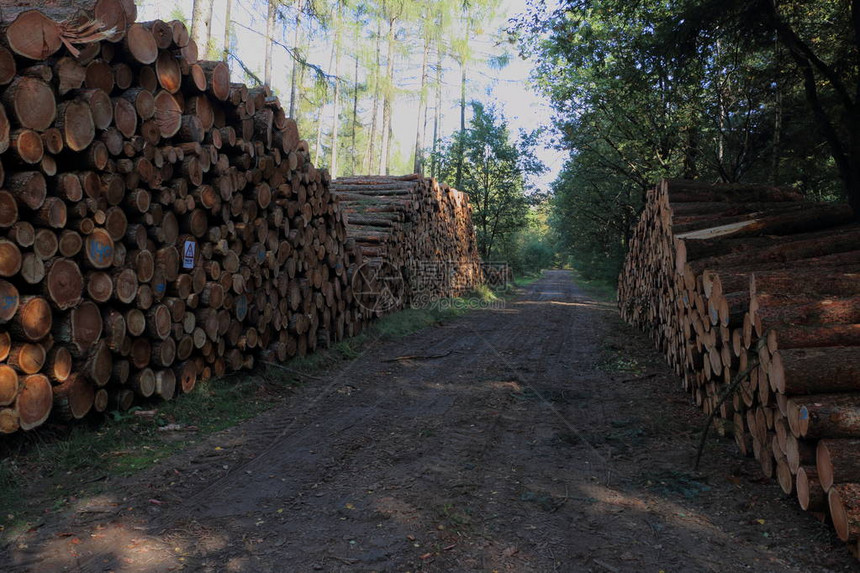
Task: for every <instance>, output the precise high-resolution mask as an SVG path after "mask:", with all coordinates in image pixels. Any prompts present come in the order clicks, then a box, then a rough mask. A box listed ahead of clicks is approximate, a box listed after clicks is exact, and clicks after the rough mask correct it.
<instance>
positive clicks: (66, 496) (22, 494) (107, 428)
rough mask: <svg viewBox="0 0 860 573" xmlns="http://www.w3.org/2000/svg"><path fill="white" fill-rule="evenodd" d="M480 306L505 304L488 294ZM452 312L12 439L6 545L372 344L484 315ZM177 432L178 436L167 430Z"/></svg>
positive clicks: (8, 440)
mask: <svg viewBox="0 0 860 573" xmlns="http://www.w3.org/2000/svg"><path fill="white" fill-rule="evenodd" d="M470 296H471V295H470ZM474 296H476V297H481V298H484V297H495V294H494V293H493V292H492V291H489V289H487V290H484V289H481V290H480V291H478V292H477V293H475V295H474ZM441 302H446V301H441ZM447 302H448V303H449V304H438V303H437V304H434V305H432V306H430V307H428V308H418V309H406V310H402V311H400V312H397V313H395V314H391V315H388V316H386V317H383V318H381V319H379V320H377V321H376V322H374V323H373V324H372V325H371V326H370V327H368V328H367V329H365V330H364V331H363V332H362V333H360V334H359V335H357V336H354V337H352V338H349V339H345V340H343V341H341V342H338V343H336V344H333V345H332V346H331V347H330V348H328V349H325V350H320V351H318V352H316V353H314V354H309V355H307V356H304V357H297V358H294V359H292V360H290V361H289V362H288V363H286V365H284V366H282V367H274V366H270V365H267V364H264V363H262V364H259V365H258V367H257V368H255V369H254V370H253V371H251V372H243V373H242V374H241V375H229V376H225V377H223V378H218V379H212V380H209V381H207V382H203V383H200V384H198V385H197V387H196V388H195V390H194V392H192V393H191V394H188V395H184V396H182V397H180V398H178V399H175V400H171V401H169V402H152V403H149V404H146V403H144V404H142V405H139V406H135V407H134V408H132V409H131V410H129V411H128V412H117V411H114V412H108V413H107V414H106V415H104V416H103V417H101V419H93V420H87V421H84V422H82V423H77V424H70V425H60V424H53V423H49V424H46V425H45V426H42V427H41V428H39V430H38V431H36V432H19V433H17V434H14V435H11V436H5V437H3V439H0V507H2V508H3V509H2V510H0V539H2V538H5V537H8V536H14V535H16V534H18V533H20V532H23V531H26V530H27V529H29V528H30V527H33V526H34V525H35V524H36V523H38V521H39V520H40V519H42V518H43V516H44V515H46V514H50V513H52V512H55V511H59V510H62V509H63V508H65V507H66V506H67V505H68V504H69V503H70V501H72V500H74V499H76V498H80V497H81V496H84V495H89V494H93V493H96V492H97V490H98V488H99V482H100V481H101V480H103V479H105V478H107V477H109V476H126V475H131V474H134V473H136V472H139V471H142V470H144V469H147V468H149V467H151V466H153V465H155V464H157V463H158V462H159V461H161V460H163V459H165V458H166V457H168V456H170V455H171V454H173V453H175V452H177V451H179V450H181V449H184V448H186V447H188V446H190V445H193V444H195V443H197V442H198V441H200V440H201V439H203V438H205V437H206V436H208V435H210V434H213V433H215V432H219V431H221V430H224V429H226V428H229V427H232V426H235V425H237V424H239V423H241V422H243V421H245V420H247V419H249V418H252V417H254V416H256V415H258V414H260V413H262V412H264V411H266V410H269V409H271V408H273V407H276V406H278V405H279V404H281V403H283V401H284V400H285V399H286V398H287V397H288V396H289V395H290V394H291V393H293V392H294V391H295V388H296V387H297V386H298V385H301V384H303V383H305V382H306V381H307V380H308V377H310V376H314V375H315V374H319V373H321V372H322V371H324V370H325V369H327V368H329V367H332V366H335V365H336V364H338V363H340V362H343V361H346V360H352V359H354V358H356V357H358V356H359V355H360V354H361V353H362V352H363V350H364V349H366V348H367V346H368V345H369V344H370V343H372V342H375V341H378V340H382V341H385V340H394V339H398V338H402V337H405V336H408V335H409V334H412V333H414V332H416V331H418V330H421V329H423V328H426V327H428V326H433V325H437V324H441V323H443V322H444V321H445V320H449V319H452V318H455V317H457V316H460V315H463V314H465V313H466V312H468V308H474V306H470V305H464V304H457V301H456V300H449V301H447ZM168 425H170V427H171V428H178V429H176V430H175V431H163V430H162V429H161V428H164V427H166V426H168Z"/></svg>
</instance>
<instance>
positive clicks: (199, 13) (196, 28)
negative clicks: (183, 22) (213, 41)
mask: <svg viewBox="0 0 860 573" xmlns="http://www.w3.org/2000/svg"><path fill="white" fill-rule="evenodd" d="M213 1H214V0H194V3H193V4H192V7H191V39H192V40H194V42H195V43H196V44H197V46H198V48H200V50H201V52H202V53H204V54H205V53H206V50H207V47H208V43H209V38H210V37H211V32H210V30H209V28H210V26H211V24H212V3H213Z"/></svg>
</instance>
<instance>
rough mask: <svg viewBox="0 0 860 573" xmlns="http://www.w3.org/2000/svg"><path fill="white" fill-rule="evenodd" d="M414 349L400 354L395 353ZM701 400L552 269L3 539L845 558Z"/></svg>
mask: <svg viewBox="0 0 860 573" xmlns="http://www.w3.org/2000/svg"><path fill="white" fill-rule="evenodd" d="M404 356H412V358H401V359H398V357H404ZM702 422H703V417H702V415H701V413H700V412H699V411H698V410H696V409H695V408H693V407H692V406H690V405H689V403H688V399H687V396H686V395H685V394H684V393H682V392H681V390H680V389H679V385H678V383H677V381H676V379H675V378H674V377H673V376H672V375H671V374H670V373H669V371H668V369H667V368H666V367H665V366H664V364H663V362H662V360H661V359H660V357H659V356H658V355H657V353H656V352H655V351H653V350H652V349H651V348H650V347H649V345H648V343H647V341H646V340H645V338H644V337H643V336H642V335H640V334H639V333H636V332H634V331H632V330H630V329H629V328H628V327H626V326H625V325H623V324H622V323H621V322H620V320H619V319H618V317H617V314H616V313H615V311H614V308H613V307H612V306H611V305H607V304H601V303H597V302H595V301H594V300H592V299H590V298H588V297H587V296H585V295H584V294H583V293H582V292H581V291H580V290H579V289H578V288H577V287H576V286H575V285H574V283H573V282H572V279H571V276H570V275H569V274H568V273H566V272H563V271H554V272H548V273H546V274H545V276H544V278H543V279H542V280H540V281H538V282H537V283H535V284H533V285H532V286H531V287H529V289H528V292H527V293H526V294H525V295H524V296H522V297H521V298H520V299H518V300H517V301H514V302H508V303H507V304H506V305H505V308H503V309H495V310H482V311H477V312H473V313H471V314H469V315H467V316H465V317H462V318H460V319H457V320H454V321H452V322H450V323H447V324H445V325H443V326H440V327H436V328H430V329H426V330H424V331H421V332H419V333H417V334H414V335H412V336H410V337H408V338H406V339H404V340H401V341H398V342H396V343H386V344H375V345H371V346H370V348H369V350H368V351H367V352H366V353H365V354H364V355H362V356H361V357H359V358H358V359H356V360H354V361H352V362H350V363H348V364H347V365H346V366H345V367H343V368H341V369H339V370H337V371H332V372H329V373H328V374H327V375H326V376H325V381H321V382H314V383H313V384H308V385H307V386H305V387H303V388H302V389H301V390H300V391H299V392H298V394H297V395H296V396H295V397H294V398H293V399H291V400H290V401H289V403H287V404H285V405H283V406H280V407H278V408H276V409H274V410H272V411H270V412H269V413H267V414H266V415H264V416H262V417H260V418H258V419H255V420H253V421H251V422H248V423H245V424H243V425H242V426H239V427H237V428H234V429H233V430H230V431H228V432H224V433H222V434H218V435H216V436H213V437H212V438H211V439H208V440H206V441H205V443H203V444H201V445H198V446H196V447H194V448H193V449H191V450H189V451H186V452H183V453H181V454H179V455H177V456H174V457H173V458H171V459H169V460H166V461H165V462H163V463H162V464H160V465H159V466H158V467H156V468H154V469H152V470H150V471H147V472H146V473H144V474H143V475H139V476H136V477H135V478H134V479H130V480H127V481H123V482H121V483H116V484H113V486H112V487H111V488H110V490H111V491H113V492H114V494H113V495H110V496H104V497H98V498H93V499H87V500H82V501H81V502H80V504H79V505H78V506H77V507H75V508H74V509H73V510H72V511H70V512H68V514H66V515H65V517H64V518H63V519H58V520H56V521H55V522H51V523H48V524H46V525H45V526H43V527H41V528H39V529H38V530H36V531H34V532H31V533H29V534H26V535H24V536H23V537H21V538H19V539H18V540H16V542H15V543H14V544H13V545H12V546H11V547H8V548H7V550H6V552H5V553H2V554H0V563H2V562H4V561H6V562H7V563H8V564H9V566H8V567H3V568H2V569H3V570H4V571H40V572H42V571H61V570H74V571H124V572H125V571H127V572H144V571H145V572H147V573H151V572H154V571H172V570H180V569H183V570H190V571H213V572H215V571H219V572H220V571H255V572H256V571H273V572H283V571H301V572H304V571H350V572H352V571H392V572H394V571H396V572H402V571H440V572H442V571H444V572H449V571H610V572H613V571H653V572H655V573H656V572H657V571H666V572H674V571H719V572H725V571H741V570H754V571H779V572H784V571H798V572H799V571H804V572H807V571H828V570H832V571H836V570H839V571H841V570H854V569H855V568H856V564H855V563H856V562H855V561H853V559H852V558H851V557H850V556H848V554H847V551H846V550H845V549H844V546H843V545H842V544H840V543H838V542H835V541H834V538H833V536H832V535H831V533H830V530H829V528H828V527H825V526H824V525H821V524H819V523H818V522H816V521H815V520H814V519H813V518H812V517H811V516H809V515H808V514H804V513H803V512H802V511H800V509H799V508H798V507H797V504H796V503H795V502H793V501H790V500H789V501H786V500H785V499H784V496H783V495H782V494H781V492H780V490H779V488H778V487H777V486H775V485H773V484H768V483H763V482H762V481H761V480H759V479H758V473H757V472H756V466H755V464H754V463H753V462H751V461H749V460H745V459H743V458H740V457H739V456H738V455H737V454H736V453H735V451H734V449H733V444H732V443H731V441H730V440H729V439H723V440H722V441H719V442H718V441H714V442H713V443H711V444H710V445H709V447H708V449H707V450H706V457H705V462H704V464H703V467H702V468H701V472H700V473H694V472H693V471H692V459H693V457H694V454H695V446H696V434H697V432H698V429H699V426H700V425H701V423H702Z"/></svg>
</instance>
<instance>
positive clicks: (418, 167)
mask: <svg viewBox="0 0 860 573" xmlns="http://www.w3.org/2000/svg"><path fill="white" fill-rule="evenodd" d="M426 28H427V26H426V25H425V30H424V34H425V35H424V53H423V55H422V58H421V89H420V91H419V93H418V127H417V128H416V129H415V161H414V163H413V165H412V171H413V172H414V173H424V123H425V122H426V121H427V118H426V108H427V57H428V56H429V54H430V31H429V30H427V29H426Z"/></svg>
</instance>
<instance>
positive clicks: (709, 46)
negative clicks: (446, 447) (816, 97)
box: [509, 0, 860, 276]
mask: <svg viewBox="0 0 860 573" xmlns="http://www.w3.org/2000/svg"><path fill="white" fill-rule="evenodd" d="M858 1H860V0H858ZM762 2H764V3H765V4H767V5H768V6H769V7H771V8H772V7H773V3H772V2H770V1H769V0H768V1H765V0H761V1H756V2H742V1H741V0H737V1H732V2H728V3H726V2H722V1H719V2H718V1H717V0H670V1H669V2H661V1H657V0H644V1H640V2H625V1H622V0H571V1H569V2H567V3H565V4H564V5H563V6H561V7H559V8H558V9H556V10H554V11H553V10H547V7H546V5H545V3H544V2H542V1H541V0H537V1H536V2H534V3H533V4H532V6H531V9H530V11H529V12H527V13H526V14H524V15H522V16H521V17H520V18H519V19H517V20H516V22H515V23H514V25H512V27H511V29H510V30H509V31H510V32H511V34H512V37H513V38H514V39H515V40H516V41H517V42H518V45H519V48H520V51H521V53H522V54H523V55H524V56H528V57H531V58H533V59H534V61H535V71H534V74H533V81H534V85H535V86H536V87H537V88H538V89H539V90H540V91H541V92H542V93H544V94H545V95H546V96H547V97H548V99H549V100H550V101H551V102H552V105H553V108H554V112H555V113H554V120H553V123H554V126H555V128H556V131H557V133H558V138H557V145H558V146H559V147H561V148H563V149H566V150H567V151H568V152H569V155H570V158H569V160H568V162H567V164H566V166H565V168H564V170H563V172H562V175H561V176H560V177H559V180H558V181H556V183H555V185H554V190H555V194H556V197H555V199H554V201H553V205H554V209H555V210H556V212H555V214H554V216H553V217H551V220H552V221H553V222H554V228H555V229H556V231H557V233H558V234H559V236H560V237H561V239H562V241H563V243H564V244H565V245H566V246H567V248H568V249H569V250H570V251H571V253H572V254H573V255H574V257H575V258H576V259H578V260H580V261H584V262H586V263H587V264H588V265H590V266H591V267H592V268H595V269H598V270H599V269H604V270H605V272H604V273H603V275H604V276H609V275H612V274H614V273H613V271H612V270H611V269H612V267H613V266H615V267H616V269H617V268H618V265H619V263H620V261H621V259H622V257H623V252H624V248H625V246H626V244H627V241H628V239H629V235H630V232H631V229H632V225H633V224H634V222H635V218H636V214H637V210H638V209H639V208H640V207H641V205H642V199H643V195H644V192H645V190H647V189H648V188H649V187H651V186H652V185H654V183H655V182H656V181H657V180H659V179H660V178H661V177H687V178H701V179H705V180H710V181H714V180H717V181H748V182H761V183H776V184H792V185H796V186H799V187H801V188H802V189H803V190H805V191H807V192H808V193H809V194H810V195H811V194H813V192H815V193H816V194H819V195H827V194H828V193H829V190H830V189H832V182H833V178H834V176H835V173H834V171H833V169H832V168H831V167H830V166H829V165H828V163H829V162H827V161H821V157H820V148H821V144H822V141H821V140H820V139H819V140H817V141H816V138H815V137H814V136H813V135H812V134H814V133H815V132H816V130H815V129H814V125H813V118H812V117H811V115H810V114H809V113H808V111H806V110H805V109H804V107H805V106H804V104H803V98H804V95H803V87H802V84H803V81H802V79H801V78H800V77H799V76H798V75H797V74H794V73H792V72H793V70H792V69H791V67H790V66H788V65H787V58H785V57H784V53H785V52H787V51H788V50H787V49H786V48H785V47H784V46H783V47H780V43H779V42H778V40H777V36H778V34H777V33H776V27H775V26H770V29H771V33H770V34H768V33H765V31H766V30H767V29H768V25H767V17H766V14H761V13H760V14H758V16H755V11H756V10H758V11H759V12H762V11H764V12H766V11H767V10H765V8H764V7H763V6H762V5H761V3H762ZM757 4H758V6H757V7H756V6H754V5H757ZM788 4H791V3H787V2H781V3H780V6H783V7H784V6H787V5H788ZM817 4H821V3H817ZM823 4H828V5H830V8H829V9H827V10H823V11H822V9H821V7H818V8H815V9H809V10H803V13H804V14H805V15H806V16H807V17H810V16H811V15H812V14H815V15H816V16H817V17H818V18H819V20H818V21H821V22H824V21H828V22H829V21H832V20H833V19H832V18H830V17H829V16H831V15H833V14H834V13H835V12H834V10H835V8H834V7H835V4H836V2H825V3H823ZM793 6H794V8H793V9H794V10H796V9H798V7H799V6H800V3H794V4H793ZM781 9H782V8H781ZM828 10H829V11H828ZM763 22H764V23H763ZM843 24H844V23H843ZM843 27H844V25H841V26H837V27H836V28H838V29H841V28H843ZM824 28H825V26H824V25H823V24H820V25H819V24H817V23H810V22H807V24H806V25H805V27H804V28H803V29H804V31H805V33H809V34H811V33H813V32H816V31H817V32H820V34H821V37H825V36H826V35H827V34H826V33H825V30H824ZM824 45H829V44H828V43H827V42H821V43H818V44H816V46H824ZM839 46H842V48H840V47H839ZM844 46H845V42H844V41H841V42H840V41H834V42H833V45H832V46H830V47H829V48H828V49H829V50H831V51H832V52H833V54H844V53H845V50H844ZM781 52H782V54H783V56H782V57H780V55H781ZM852 58H853V57H843V58H842V60H839V59H838V58H835V56H834V61H845V62H855V61H857V58H853V59H852ZM852 65H853V64H852ZM852 77H856V76H852ZM821 86H825V87H826V82H823V81H819V82H818V87H819V89H821ZM829 93H832V92H829ZM826 101H827V102H828V106H831V104H832V103H833V96H832V95H829V96H828V97H827V99H826ZM837 103H838V102H837ZM828 109H829V110H830V111H832V110H833V109H834V108H833V107H832V106H831V107H828ZM784 117H788V118H791V121H783V118H784ZM849 123H850V122H849ZM842 125H848V123H843V124H842ZM844 134H845V136H846V137H850V136H849V134H848V133H847V131H846V132H844ZM858 137H860V136H858ZM601 272H602V271H601Z"/></svg>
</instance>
